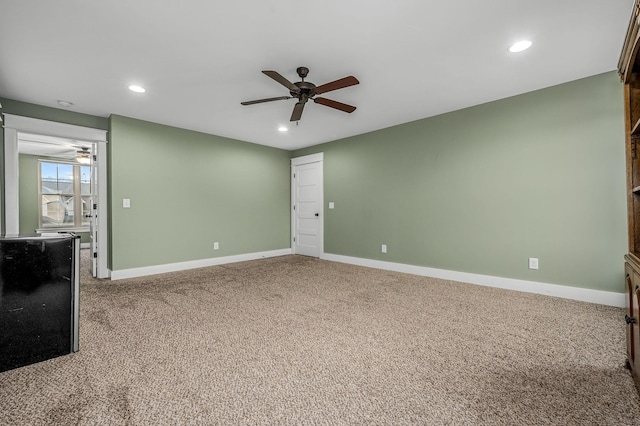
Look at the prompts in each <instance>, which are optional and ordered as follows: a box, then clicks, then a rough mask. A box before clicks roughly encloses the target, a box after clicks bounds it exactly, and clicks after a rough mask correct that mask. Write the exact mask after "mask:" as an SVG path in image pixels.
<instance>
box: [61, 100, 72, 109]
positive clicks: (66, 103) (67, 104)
mask: <svg viewBox="0 0 640 426" xmlns="http://www.w3.org/2000/svg"><path fill="white" fill-rule="evenodd" d="M58 105H60V106H61V107H65V108H69V107H70V106H71V105H73V102H69V101H61V100H60V101H58Z"/></svg>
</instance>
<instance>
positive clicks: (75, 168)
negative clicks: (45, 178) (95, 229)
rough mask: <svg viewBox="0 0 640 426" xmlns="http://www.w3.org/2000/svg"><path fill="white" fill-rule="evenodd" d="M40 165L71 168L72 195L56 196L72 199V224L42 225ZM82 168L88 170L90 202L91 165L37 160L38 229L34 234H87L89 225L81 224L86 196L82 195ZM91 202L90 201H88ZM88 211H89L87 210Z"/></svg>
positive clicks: (90, 196)
mask: <svg viewBox="0 0 640 426" xmlns="http://www.w3.org/2000/svg"><path fill="white" fill-rule="evenodd" d="M42 163H49V164H56V165H60V164H62V165H67V166H71V167H72V173H73V183H72V188H73V193H72V194H70V193H66V192H65V193H59V194H58V195H60V196H64V197H71V198H72V199H73V212H74V214H73V223H63V224H61V225H49V224H48V225H47V226H45V224H44V223H43V215H42V197H43V196H44V195H47V194H44V193H43V192H42ZM82 167H88V168H89V194H88V196H89V198H90V200H91V199H92V198H93V193H92V189H93V188H92V184H91V179H93V173H92V168H93V166H92V165H88V166H87V165H85V164H80V163H77V162H74V161H63V160H57V159H47V158H39V159H38V229H37V230H36V232H47V231H51V230H55V231H76V232H88V231H89V223H86V224H83V220H84V215H85V213H84V212H83V210H82V200H83V197H86V196H87V195H85V194H82V180H81V179H82V173H81V170H82ZM90 202H91V201H90ZM89 211H90V210H89ZM76 212H80V214H76Z"/></svg>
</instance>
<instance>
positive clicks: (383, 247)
mask: <svg viewBox="0 0 640 426" xmlns="http://www.w3.org/2000/svg"><path fill="white" fill-rule="evenodd" d="M381 249H382V252H383V253H386V252H387V245H386V244H383V245H382V247H381Z"/></svg>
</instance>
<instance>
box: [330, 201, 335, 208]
mask: <svg viewBox="0 0 640 426" xmlns="http://www.w3.org/2000/svg"><path fill="white" fill-rule="evenodd" d="M334 207H335V206H334V204H333V201H330V202H329V208H330V209H332V208H334Z"/></svg>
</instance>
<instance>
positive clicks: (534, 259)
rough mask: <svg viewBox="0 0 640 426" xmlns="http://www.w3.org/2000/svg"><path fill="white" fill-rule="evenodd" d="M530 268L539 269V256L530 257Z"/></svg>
mask: <svg viewBox="0 0 640 426" xmlns="http://www.w3.org/2000/svg"><path fill="white" fill-rule="evenodd" d="M529 269H538V258H537V257H530V258H529Z"/></svg>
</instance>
